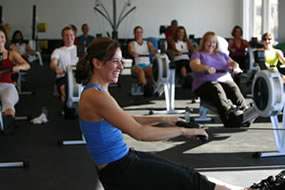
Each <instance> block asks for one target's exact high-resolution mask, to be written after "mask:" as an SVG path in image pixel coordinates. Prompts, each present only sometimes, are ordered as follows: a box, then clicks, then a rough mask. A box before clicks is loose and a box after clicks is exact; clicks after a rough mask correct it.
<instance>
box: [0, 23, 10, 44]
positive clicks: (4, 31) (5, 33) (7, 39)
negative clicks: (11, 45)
mask: <svg viewBox="0 0 285 190" xmlns="http://www.w3.org/2000/svg"><path fill="white" fill-rule="evenodd" d="M0 31H2V32H3V33H4V35H5V38H6V43H5V45H6V44H7V43H8V41H9V38H8V33H7V30H6V28H5V26H3V25H0Z"/></svg>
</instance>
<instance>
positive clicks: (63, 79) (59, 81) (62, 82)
mask: <svg viewBox="0 0 285 190" xmlns="http://www.w3.org/2000/svg"><path fill="white" fill-rule="evenodd" d="M66 82H67V81H66V77H65V76H64V77H60V78H57V79H56V80H55V85H56V89H57V92H58V93H59V94H61V92H60V87H61V86H62V85H64V86H65V85H66Z"/></svg>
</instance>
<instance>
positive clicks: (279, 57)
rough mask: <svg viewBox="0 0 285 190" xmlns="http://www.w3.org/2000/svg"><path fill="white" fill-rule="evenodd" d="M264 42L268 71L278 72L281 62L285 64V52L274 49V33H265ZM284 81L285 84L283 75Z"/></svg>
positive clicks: (284, 79)
mask: <svg viewBox="0 0 285 190" xmlns="http://www.w3.org/2000/svg"><path fill="white" fill-rule="evenodd" d="M262 41H263V45H264V53H265V63H266V66H267V68H268V69H271V70H274V71H278V68H277V64H278V62H279V61H280V62H281V63H282V64H285V58H284V55H283V52H282V51H281V50H279V49H275V48H274V47H273V44H274V37H273V34H272V33H269V32H267V33H265V34H263V35H262ZM282 79H283V81H284V82H285V76H284V75H282Z"/></svg>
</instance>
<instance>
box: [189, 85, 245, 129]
mask: <svg viewBox="0 0 285 190" xmlns="http://www.w3.org/2000/svg"><path fill="white" fill-rule="evenodd" d="M194 93H195V94H196V95H198V96H199V97H201V99H203V100H205V101H208V102H210V103H212V104H213V105H214V106H215V107H216V108H217V110H218V112H219V115H220V117H221V120H222V122H223V123H224V124H225V123H227V122H228V121H227V116H226V113H227V111H228V110H230V108H231V107H232V106H233V105H236V106H239V107H240V108H241V109H244V108H246V107H247V103H246V100H245V98H244V97H243V95H242V93H241V92H240V89H239V87H238V86H237V85H236V83H235V82H232V81H227V82H215V81H211V82H205V83H204V84H202V85H201V86H200V87H199V88H197V89H196V90H195V92H194ZM229 100H231V101H229Z"/></svg>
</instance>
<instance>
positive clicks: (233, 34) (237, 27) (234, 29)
mask: <svg viewBox="0 0 285 190" xmlns="http://www.w3.org/2000/svg"><path fill="white" fill-rule="evenodd" d="M237 29H239V30H240V35H241V36H242V33H243V31H242V28H241V27H240V26H239V25H236V26H235V27H234V28H233V30H232V36H233V37H235V32H236V30H237Z"/></svg>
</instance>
